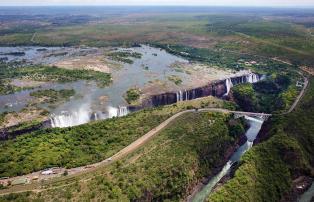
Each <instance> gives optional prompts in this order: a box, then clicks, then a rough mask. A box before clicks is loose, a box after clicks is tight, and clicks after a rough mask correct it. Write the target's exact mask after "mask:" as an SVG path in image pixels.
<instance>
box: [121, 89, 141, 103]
mask: <svg viewBox="0 0 314 202" xmlns="http://www.w3.org/2000/svg"><path fill="white" fill-rule="evenodd" d="M140 96H141V91H140V89H138V88H131V89H129V90H127V92H126V95H125V100H126V101H127V102H128V103H129V104H132V103H134V102H136V101H137V100H138V99H139V98H140Z"/></svg>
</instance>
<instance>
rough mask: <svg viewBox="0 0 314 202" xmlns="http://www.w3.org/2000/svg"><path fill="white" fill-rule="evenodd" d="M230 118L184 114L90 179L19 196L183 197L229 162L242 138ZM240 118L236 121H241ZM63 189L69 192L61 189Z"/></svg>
mask: <svg viewBox="0 0 314 202" xmlns="http://www.w3.org/2000/svg"><path fill="white" fill-rule="evenodd" d="M190 120H195V121H190ZM231 122H233V120H232V118H231V116H229V115H224V114H222V113H188V114H185V115H183V116H181V117H179V118H178V119H176V120H175V121H174V122H173V123H172V124H171V125H169V127H167V128H166V129H164V130H163V131H161V132H160V134H159V135H158V136H156V137H155V138H154V139H153V140H151V141H150V142H149V143H148V144H147V145H145V146H143V147H142V148H140V149H139V150H137V151H136V152H134V153H132V154H130V155H129V156H127V157H126V158H124V159H123V160H121V161H118V162H117V163H115V164H113V165H110V166H108V167H106V168H105V169H101V170H100V171H98V172H97V173H94V174H95V177H92V178H91V179H90V180H88V181H85V180H82V181H80V182H78V181H77V182H74V183H71V184H69V185H67V186H66V187H62V188H56V189H54V190H50V191H49V190H48V191H44V192H43V193H42V194H40V195H37V194H33V193H32V194H30V195H29V196H27V195H25V194H20V195H17V196H15V197H16V198H15V200H16V199H23V198H24V197H25V198H24V199H26V198H27V197H31V198H33V199H35V198H38V199H42V200H54V199H65V198H67V199H68V200H70V199H73V200H75V199H80V200H84V201H89V200H94V199H99V200H105V201H110V200H115V201H133V200H144V201H147V200H152V201H165V200H169V201H179V200H182V199H184V198H185V197H186V196H187V195H188V194H189V192H190V188H191V187H193V186H194V185H195V184H196V183H197V182H199V180H200V179H201V178H202V177H204V176H209V175H213V174H214V172H216V169H217V167H218V166H219V165H221V164H223V163H224V161H225V159H224V158H221V157H222V156H225V155H226V151H227V150H228V149H229V148H231V147H234V146H235V145H236V142H237V140H238V139H239V137H238V138H234V137H232V135H231V134H230V131H229V129H228V126H229V124H228V123H231ZM235 122H237V121H235ZM235 122H233V125H237V124H235ZM238 124H240V125H241V123H240V122H239V123H238ZM240 127H243V126H240ZM242 134H243V133H242ZM209 145H210V146H209ZM65 182H66V181H65ZM64 188H65V189H66V192H67V193H68V194H65V192H64V191H61V190H60V189H64ZM7 197H9V196H7ZM3 199H4V200H5V199H7V198H6V197H3Z"/></svg>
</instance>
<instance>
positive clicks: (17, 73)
mask: <svg viewBox="0 0 314 202" xmlns="http://www.w3.org/2000/svg"><path fill="white" fill-rule="evenodd" d="M8 78H23V79H30V80H35V81H57V82H70V81H77V80H80V79H82V80H95V81H96V82H97V83H98V84H99V85H101V86H106V85H108V84H109V83H110V82H111V76H110V74H107V73H103V72H97V71H93V70H68V69H62V68H57V67H50V66H29V67H10V66H8V65H6V64H0V80H1V81H2V80H4V79H8ZM1 84H2V83H1ZM1 86H2V85H1ZM1 88H4V87H1ZM1 88H0V89H1Z"/></svg>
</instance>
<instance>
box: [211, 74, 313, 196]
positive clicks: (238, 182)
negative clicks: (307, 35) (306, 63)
mask: <svg viewBox="0 0 314 202" xmlns="http://www.w3.org/2000/svg"><path fill="white" fill-rule="evenodd" d="M313 82H314V80H313V77H311V78H310V79H309V87H308V88H307V89H306V91H305V95H304V96H303V98H302V100H301V101H300V103H299V105H298V106H297V107H296V108H295V109H294V110H293V111H292V112H291V113H289V114H285V115H283V116H274V117H273V118H272V120H271V121H270V122H269V123H268V124H267V125H268V127H267V128H265V130H266V129H267V131H264V134H268V136H267V137H265V136H264V137H265V138H263V137H262V139H263V142H262V143H261V144H257V145H256V146H255V147H253V149H252V150H250V151H249V152H248V153H247V154H246V155H244V157H243V158H242V161H241V165H240V166H239V168H238V169H237V171H236V172H235V176H234V177H233V178H232V179H230V180H229V181H228V182H226V183H225V184H224V185H223V186H222V187H220V189H219V190H217V191H216V192H215V193H212V194H211V195H210V196H209V197H208V198H207V200H209V201H214V202H215V201H222V200H224V199H226V198H228V200H233V201H239V200H241V201H252V200H254V201H265V200H267V201H280V200H282V201H287V200H288V199H289V196H295V190H297V192H298V194H297V195H299V194H301V193H302V192H303V191H305V190H306V187H307V186H308V185H307V184H309V183H306V182H307V181H308V180H302V179H310V178H313V173H314V172H313V167H314V166H313V162H314V159H313V156H314V150H313V146H312V145H313V139H314V138H313V135H314V134H313V133H311V132H310V131H314V129H313V120H314V116H313V114H314V113H313V110H314V109H313V105H312V103H313V94H314V85H313ZM243 182H245V183H243ZM285 197H287V198H285ZM290 199H291V198H290ZM292 199H293V200H295V199H296V198H295V197H292Z"/></svg>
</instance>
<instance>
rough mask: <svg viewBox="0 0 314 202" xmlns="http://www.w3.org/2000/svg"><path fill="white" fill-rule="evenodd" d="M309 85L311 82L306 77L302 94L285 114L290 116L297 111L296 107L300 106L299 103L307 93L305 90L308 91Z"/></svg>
mask: <svg viewBox="0 0 314 202" xmlns="http://www.w3.org/2000/svg"><path fill="white" fill-rule="evenodd" d="M308 84H309V80H308V79H307V78H306V77H304V85H303V88H302V90H301V92H300V94H299V95H298V97H297V98H296V99H295V101H294V103H293V104H292V105H291V107H290V109H289V110H288V111H287V112H285V113H283V114H289V113H290V112H292V111H293V110H294V109H295V107H296V106H297V105H298V103H299V101H300V100H301V98H302V97H303V95H304V92H305V90H306V88H307V86H308Z"/></svg>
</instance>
